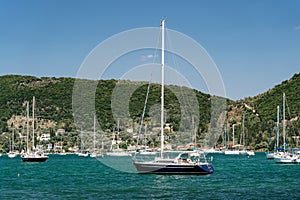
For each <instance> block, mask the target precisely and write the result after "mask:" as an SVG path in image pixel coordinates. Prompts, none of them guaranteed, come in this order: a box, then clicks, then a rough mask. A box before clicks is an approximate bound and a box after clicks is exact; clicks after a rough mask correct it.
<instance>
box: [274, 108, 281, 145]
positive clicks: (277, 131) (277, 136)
mask: <svg viewBox="0 0 300 200" xmlns="http://www.w3.org/2000/svg"><path fill="white" fill-rule="evenodd" d="M279 125H280V120H279V106H277V130H276V149H275V150H276V151H277V149H278V147H279Z"/></svg>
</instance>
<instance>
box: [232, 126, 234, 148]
mask: <svg viewBox="0 0 300 200" xmlns="http://www.w3.org/2000/svg"><path fill="white" fill-rule="evenodd" d="M232 146H234V124H233V125H232Z"/></svg>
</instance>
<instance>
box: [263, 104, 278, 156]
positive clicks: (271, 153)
mask: <svg viewBox="0 0 300 200" xmlns="http://www.w3.org/2000/svg"><path fill="white" fill-rule="evenodd" d="M279 124H280V119H279V106H277V129H276V139H275V144H274V151H273V152H269V151H268V152H266V157H267V159H274V158H275V157H277V156H278V155H279V152H278V146H279V127H280V125H279Z"/></svg>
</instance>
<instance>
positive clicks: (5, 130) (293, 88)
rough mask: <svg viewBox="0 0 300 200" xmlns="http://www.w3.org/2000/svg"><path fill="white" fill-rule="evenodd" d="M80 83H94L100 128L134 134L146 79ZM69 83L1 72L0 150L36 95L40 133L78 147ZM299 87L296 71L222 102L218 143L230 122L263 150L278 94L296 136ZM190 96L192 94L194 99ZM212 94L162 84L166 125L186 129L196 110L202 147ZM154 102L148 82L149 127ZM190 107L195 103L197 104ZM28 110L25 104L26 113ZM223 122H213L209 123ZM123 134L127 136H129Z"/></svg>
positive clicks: (155, 92) (156, 91) (156, 89)
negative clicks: (259, 89)
mask: <svg viewBox="0 0 300 200" xmlns="http://www.w3.org/2000/svg"><path fill="white" fill-rule="evenodd" d="M82 81H83V82H85V83H86V84H87V88H86V89H87V90H88V85H89V84H90V83H93V84H95V83H96V84H97V88H96V91H95V109H96V114H97V120H98V121H99V123H100V126H101V129H102V130H103V131H105V132H113V131H116V128H117V125H118V123H119V125H120V126H119V131H120V132H121V133H125V132H126V130H127V129H133V131H134V132H135V133H136V132H137V130H138V125H139V123H140V118H141V115H142V111H143V106H144V101H145V98H146V91H147V87H148V83H146V82H131V81H117V80H100V81H91V80H82ZM74 82H75V79H74V78H54V77H52V78H50V77H44V78H37V77H33V76H20V75H6V76H1V77H0V89H1V93H0V113H1V114H0V117H1V120H0V133H2V135H1V137H0V145H1V146H0V149H1V148H2V149H4V150H5V151H7V149H8V146H9V140H8V138H9V137H8V134H9V133H11V132H12V130H13V129H14V130H15V131H16V133H19V135H20V134H22V135H24V128H25V117H24V116H26V101H28V102H30V104H31V102H32V97H33V96H35V98H36V109H35V112H36V116H37V118H38V121H39V124H38V126H39V128H40V129H41V131H40V132H39V134H42V133H50V134H51V136H52V137H51V142H52V143H55V142H57V140H59V138H58V137H55V134H54V133H55V131H56V130H57V129H65V131H66V132H67V133H68V134H67V135H65V136H64V137H65V139H66V140H64V141H65V145H66V147H70V146H72V145H74V144H75V143H76V144H77V145H78V143H79V142H80V141H79V140H80V139H79V138H78V131H77V130H76V128H75V124H74V119H73V110H72V94H73V87H74ZM115 88H118V89H119V90H120V91H121V92H119V93H118V92H116V89H115ZM298 91H300V74H295V75H294V76H293V77H292V78H291V79H290V80H287V81H284V82H282V83H281V84H280V85H277V86H275V87H274V88H272V89H270V90H269V91H267V92H265V93H263V94H260V95H257V96H255V97H252V98H246V99H242V100H239V101H232V100H226V101H227V108H226V110H227V112H226V113H227V114H226V121H227V122H228V127H227V129H226V130H227V135H226V137H227V139H226V137H224V136H223V134H222V136H223V137H220V138H219V140H218V143H219V144H222V143H224V138H225V139H226V141H230V140H232V137H231V136H230V134H231V131H232V125H233V124H235V125H236V126H235V127H236V129H235V133H236V138H235V140H236V141H240V142H242V141H243V143H244V144H245V145H247V146H249V147H251V148H255V149H261V148H266V147H267V143H268V140H269V139H270V132H271V131H272V130H273V129H272V128H273V127H274V123H275V121H276V106H277V105H281V102H282V93H283V92H285V94H286V99H287V108H286V118H287V119H288V121H287V131H288V135H289V136H297V135H299V130H300V123H299V119H297V117H298V116H299V111H300V95H299V93H298ZM83 95H84V94H83ZM193 95H195V99H194V97H193ZM126 98H127V99H128V100H129V105H125V104H124V103H126V102H125V100H126ZM212 98H214V97H212V96H210V95H208V94H204V93H201V92H199V91H195V90H192V89H189V88H186V87H179V86H172V85H170V86H166V88H165V110H166V123H168V124H170V127H171V128H172V131H173V132H174V133H175V134H176V133H182V132H191V128H190V127H191V123H192V120H191V118H190V116H198V115H197V113H199V118H197V117H196V118H195V119H193V120H195V122H197V123H198V125H199V127H198V128H197V130H196V131H197V138H198V140H201V141H199V144H202V145H204V138H205V134H206V133H207V132H209V127H210V125H211V124H210V117H211V99H212ZM85 99H86V100H87V101H88V97H85ZM220 99H221V98H220ZM83 103H84V102H83ZM159 104H160V85H159V84H155V83H153V84H151V87H150V92H149V97H148V103H147V109H146V113H145V123H147V124H148V127H149V128H153V129H154V128H155V127H156V126H157V123H158V122H157V121H159V119H157V120H156V121H155V120H154V119H155V118H156V117H157V115H159V109H160V107H159ZM112 105H113V106H112ZM194 105H197V106H198V105H199V107H197V106H194ZM124 106H127V107H128V112H129V113H126V112H123V109H122V108H123V107H124ZM112 107H113V108H112ZM31 109H32V108H31V107H30V113H31ZM115 109H117V110H118V109H119V110H121V111H120V113H118V119H114V114H115V113H114V112H115ZM222 111H223V112H222ZM224 113H225V112H224V110H220V111H218V113H217V115H218V116H219V115H220V116H221V114H222V115H224ZM88 114H90V113H87V115H88ZM85 117H87V116H85V115H84V114H83V115H82V118H85ZM243 118H244V120H243ZM220 119H221V118H220ZM220 119H219V120H220ZM224 119H225V118H224ZM243 121H244V123H243V126H242V122H243ZM222 122H224V120H223V121H222V120H221V121H218V120H214V121H213V123H222ZM210 131H213V130H210ZM224 131H225V127H224ZM242 131H244V133H245V134H244V136H242ZM124 137H125V136H124ZM126 137H127V140H128V135H127V136H126ZM68 138H69V139H68ZM15 139H16V141H17V143H18V142H19V143H21V142H22V141H18V138H17V136H15ZM242 139H243V140H242ZM131 142H133V141H131ZM288 142H289V144H290V145H291V146H295V145H296V141H295V140H293V139H289V141H288ZM19 145H21V144H19ZM126 145H128V144H126ZM126 145H125V146H126ZM216 145H217V144H216ZM125 146H124V147H125Z"/></svg>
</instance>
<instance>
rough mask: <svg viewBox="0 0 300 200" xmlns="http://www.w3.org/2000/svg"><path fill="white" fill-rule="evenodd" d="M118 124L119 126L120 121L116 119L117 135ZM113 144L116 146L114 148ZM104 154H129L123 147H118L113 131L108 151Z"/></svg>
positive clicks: (121, 155)
mask: <svg viewBox="0 0 300 200" xmlns="http://www.w3.org/2000/svg"><path fill="white" fill-rule="evenodd" d="M119 126H120V121H119V120H118V126H117V127H118V128H117V129H118V133H117V136H118V135H119ZM114 146H116V148H114ZM106 155H107V156H120V157H123V156H131V154H130V153H128V152H126V151H124V150H123V149H121V148H120V147H119V144H118V141H117V140H115V133H113V137H112V141H111V147H110V151H109V152H106Z"/></svg>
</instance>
